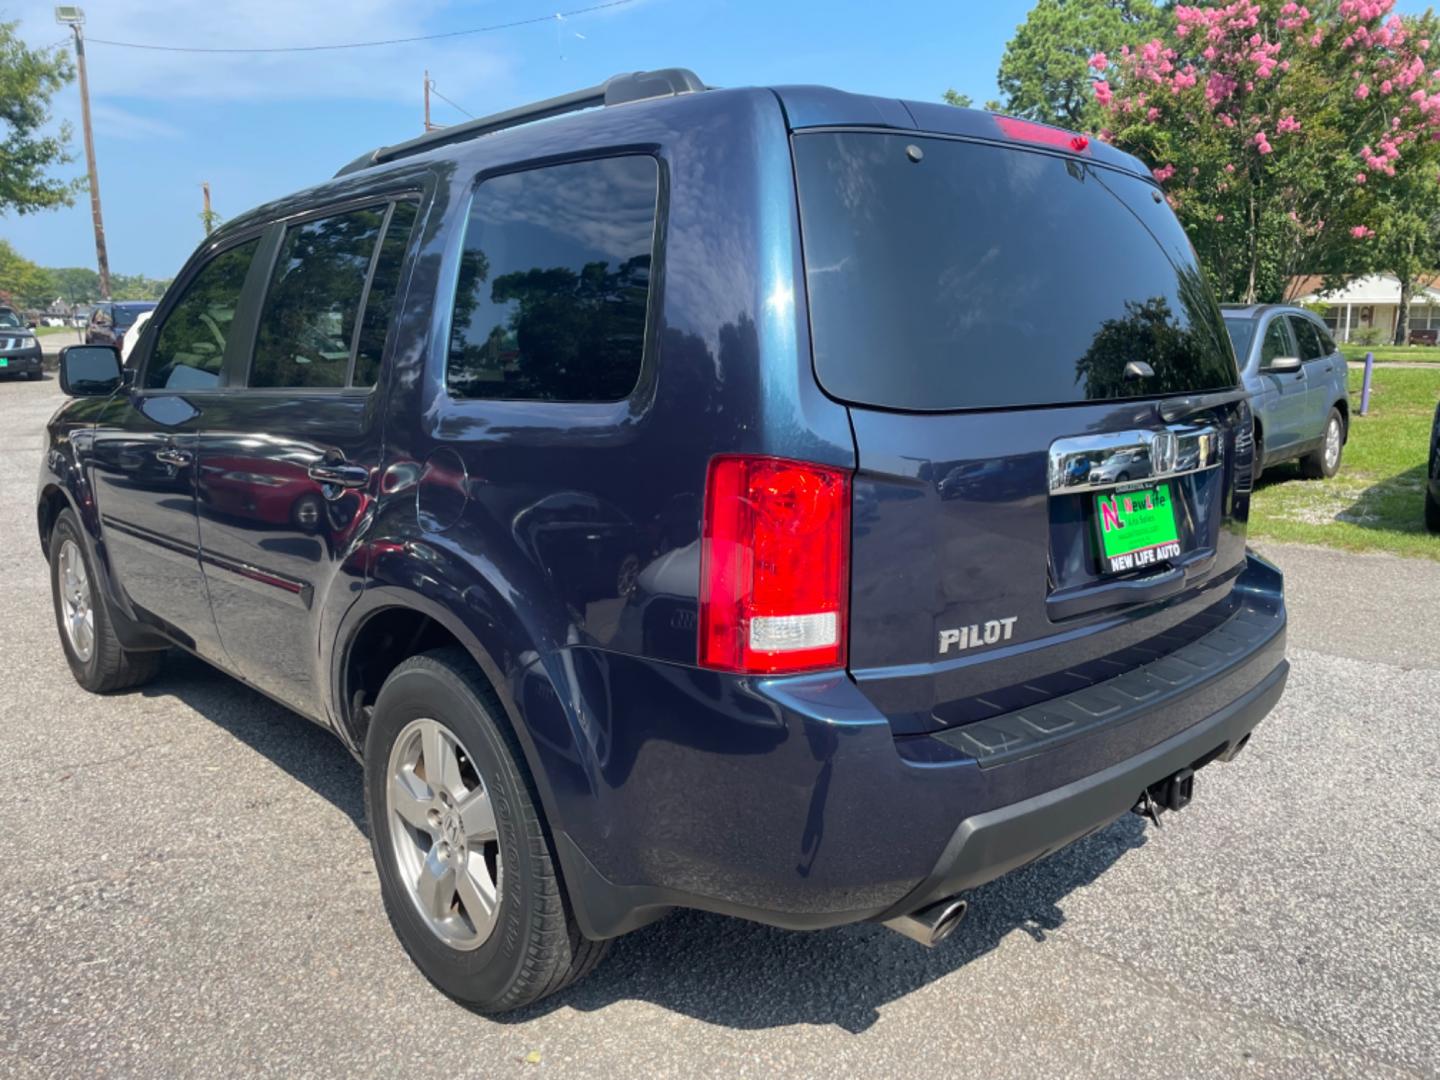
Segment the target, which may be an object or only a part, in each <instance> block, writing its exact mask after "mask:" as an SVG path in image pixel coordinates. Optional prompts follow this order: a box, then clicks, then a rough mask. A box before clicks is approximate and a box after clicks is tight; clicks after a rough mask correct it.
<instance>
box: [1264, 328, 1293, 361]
mask: <svg viewBox="0 0 1440 1080" xmlns="http://www.w3.org/2000/svg"><path fill="white" fill-rule="evenodd" d="M1294 355H1295V347H1294V346H1293V345H1291V344H1290V335H1289V334H1287V333H1286V332H1285V320H1284V319H1271V320H1270V325H1269V326H1268V327H1266V329H1265V340H1264V341H1263V342H1262V343H1261V345H1260V366H1261V367H1262V368H1267V367H1269V366H1270V365H1271V364H1272V363H1274V362H1275V361H1276V360H1278V359H1279V358H1280V357H1282V356H1294Z"/></svg>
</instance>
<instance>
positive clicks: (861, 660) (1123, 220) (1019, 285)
mask: <svg viewBox="0 0 1440 1080" xmlns="http://www.w3.org/2000/svg"><path fill="white" fill-rule="evenodd" d="M974 115H976V114H971V116H974ZM985 122H987V123H991V124H993V125H994V130H993V137H991V138H976V137H954V136H947V135H940V134H927V133H923V132H920V131H914V132H912V131H894V130H883V129H881V130H877V129H864V130H861V129H847V128H833V127H831V128H823V129H817V130H812V131H797V132H796V133H795V134H794V135H793V137H792V145H793V154H794V160H795V174H796V184H797V190H798V194H799V203H800V216H801V228H802V239H803V244H804V257H805V264H806V281H807V289H808V302H809V311H810V320H811V337H812V346H813V354H814V365H815V373H816V377H817V379H818V380H819V383H820V385H821V386H822V387H823V388H824V390H825V391H826V392H827V393H828V394H829V395H830V396H832V397H833V398H835V399H837V400H839V401H841V402H843V403H845V405H846V406H847V407H848V409H849V412H850V417H851V423H852V426H853V430H854V436H855V443H856V449H857V455H858V468H857V473H856V476H855V480H854V503H853V512H852V534H851V563H850V565H851V597H850V613H849V666H850V670H851V673H852V675H853V677H854V678H855V680H856V681H857V683H858V684H859V685H860V687H861V688H862V689H863V690H864V691H865V692H866V694H867V695H868V696H869V697H870V698H871V700H872V701H873V702H874V703H875V704H876V705H877V706H878V707H879V708H880V709H882V710H883V711H884V712H885V713H886V714H887V715H889V716H890V718H891V721H892V724H893V725H894V727H895V729H896V731H897V732H899V733H918V732H925V731H936V730H939V729H949V728H964V727H966V726H967V725H968V726H970V728H971V729H973V730H974V731H976V732H982V731H984V730H985V728H984V724H985V722H986V721H987V720H990V719H992V718H996V717H999V716H1001V715H1002V714H1014V713H1015V711H1016V710H1021V709H1026V708H1029V707H1031V706H1035V705H1037V704H1038V703H1042V702H1046V701H1050V700H1053V699H1055V698H1058V697H1060V696H1062V695H1065V694H1067V693H1070V692H1071V691H1074V690H1077V689H1080V688H1083V687H1087V686H1091V685H1094V684H1096V683H1099V682H1103V681H1106V680H1110V679H1114V678H1116V677H1117V676H1121V675H1124V674H1125V673H1127V672H1131V671H1133V670H1134V669H1136V668H1138V667H1141V666H1143V665H1146V664H1152V663H1154V662H1155V661H1156V660H1157V658H1161V657H1165V656H1167V655H1170V654H1173V653H1176V652H1177V651H1178V650H1181V649H1183V648H1185V647H1186V645H1187V644H1189V643H1191V642H1194V641H1195V640H1196V639H1197V638H1199V637H1201V636H1203V635H1206V634H1207V633H1209V632H1210V631H1212V630H1214V629H1215V628H1216V627H1217V626H1219V625H1220V624H1221V623H1223V622H1224V621H1225V620H1227V619H1228V618H1229V617H1230V616H1231V614H1233V610H1232V609H1233V607H1234V605H1235V603H1236V599H1235V598H1233V597H1231V595H1230V594H1231V586H1232V584H1233V582H1234V580H1235V578H1236V577H1237V576H1238V575H1239V573H1240V572H1241V570H1242V569H1243V566H1244V560H1245V541H1244V525H1243V519H1244V516H1245V513H1246V507H1247V505H1248V503H1247V501H1246V500H1247V499H1248V492H1249V486H1250V485H1249V469H1250V462H1249V453H1250V451H1249V431H1250V422H1251V421H1250V416H1249V412H1248V406H1247V405H1246V404H1245V403H1244V402H1243V400H1241V399H1240V396H1239V395H1238V394H1237V393H1236V392H1235V387H1236V385H1237V381H1238V380H1237V373H1236V368H1235V361H1234V356H1233V353H1232V351H1231V348H1230V345H1229V341H1228V339H1227V337H1226V335H1225V330H1224V326H1223V323H1222V321H1221V317H1220V312H1219V309H1218V308H1217V306H1216V304H1215V301H1214V299H1213V297H1212V296H1211V293H1210V290H1209V288H1208V286H1207V285H1206V283H1205V281H1204V279H1203V276H1202V273H1201V271H1200V269H1199V267H1198V265H1197V263H1196V260H1195V255H1194V252H1193V249H1192V248H1191V246H1190V243H1189V241H1188V239H1187V238H1186V236H1185V234H1184V232H1183V230H1182V229H1181V228H1180V225H1179V223H1178V222H1177V221H1176V219H1175V216H1174V214H1173V213H1172V212H1171V210H1170V208H1169V206H1168V205H1167V204H1166V202H1165V199H1164V197H1163V195H1162V194H1161V193H1160V191H1159V189H1158V188H1157V187H1156V186H1155V185H1154V184H1153V183H1152V182H1151V180H1150V177H1149V176H1148V175H1144V174H1143V173H1140V172H1138V171H1136V170H1133V169H1126V168H1123V167H1118V166H1116V165H1112V164H1110V163H1109V161H1108V159H1106V160H1102V159H1101V158H1102V155H1098V154H1092V153H1091V151H1090V147H1089V145H1088V143H1087V141H1086V140H1085V139H1083V138H1080V137H1073V138H1072V137H1071V136H1070V135H1069V134H1068V133H1061V132H1058V131H1055V130H1054V129H1050V128H1042V127H1039V126H1038V125H1030V124H1026V123H1025V122H1017V121H1008V120H1006V119H1004V118H989V119H987V120H986V121H985ZM1105 150H1106V151H1107V152H1108V153H1109V156H1110V157H1114V158H1118V157H1119V155H1115V154H1114V153H1113V151H1109V150H1108V148H1105Z"/></svg>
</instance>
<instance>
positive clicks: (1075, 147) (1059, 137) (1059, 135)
mask: <svg viewBox="0 0 1440 1080" xmlns="http://www.w3.org/2000/svg"><path fill="white" fill-rule="evenodd" d="M995 126H996V127H998V128H999V129H1000V134H1002V135H1004V136H1005V137H1006V138H1009V139H1019V140H1021V141H1022V142H1031V143H1038V144H1040V145H1041V146H1056V147H1059V148H1060V149H1061V150H1069V151H1071V152H1072V153H1075V154H1083V153H1085V152H1086V151H1087V150H1089V149H1090V140H1089V139H1087V138H1086V137H1085V136H1084V135H1077V134H1075V133H1074V132H1073V131H1061V130H1060V129H1059V128H1052V127H1050V126H1049V125H1048V124H1037V123H1035V121H1033V120H1020V119H1017V118H1016V117H1013V116H997V117H995Z"/></svg>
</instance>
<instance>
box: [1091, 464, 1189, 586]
mask: <svg viewBox="0 0 1440 1080" xmlns="http://www.w3.org/2000/svg"><path fill="white" fill-rule="evenodd" d="M1091 506H1092V507H1093V510H1092V513H1093V514H1094V525H1095V546H1096V551H1097V553H1098V555H1099V561H1100V572H1101V573H1102V574H1104V575H1107V576H1109V575H1112V574H1124V573H1127V572H1129V571H1131V570H1145V569H1150V568H1152V567H1155V566H1158V565H1160V564H1161V563H1165V562H1168V561H1170V560H1171V559H1176V558H1179V557H1180V555H1181V554H1182V553H1183V551H1184V547H1183V544H1182V543H1181V539H1180V524H1179V520H1178V519H1177V517H1176V514H1175V489H1174V487H1173V485H1171V484H1170V483H1167V482H1164V481H1161V482H1158V483H1153V484H1138V485H1134V486H1132V487H1130V488H1127V489H1119V490H1114V491H1102V492H1096V493H1095V494H1094V495H1093V496H1092V498H1091Z"/></svg>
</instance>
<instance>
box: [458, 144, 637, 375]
mask: <svg viewBox="0 0 1440 1080" xmlns="http://www.w3.org/2000/svg"><path fill="white" fill-rule="evenodd" d="M657 188H658V166H657V165H656V163H655V160H654V159H653V158H650V157H618V158H607V159H605V160H602V161H583V162H576V163H574V164H569V165H554V166H550V167H549V168H544V169H534V170H531V171H529V172H521V173H512V174H510V175H507V176H499V177H495V178H493V179H490V180H487V181H485V182H484V183H483V184H481V185H480V188H479V189H478V190H477V191H476V193H475V199H474V202H473V203H472V204H471V207H470V218H469V221H468V223H467V225H466V231H465V249H464V254H463V256H462V259H461V264H460V275H459V281H458V283H457V288H456V293H455V309H454V313H453V318H452V322H451V330H450V362H449V366H448V369H447V371H446V384H447V386H448V387H449V389H450V392H451V393H452V394H454V395H455V396H456V397H472V398H525V399H535V400H544V401H618V400H619V399H621V398H623V397H625V396H626V395H628V394H629V393H630V391H631V390H632V389H634V387H635V382H636V380H637V379H638V378H639V375H640V360H641V356H642V354H643V353H644V345H645V308H646V304H647V303H648V299H649V289H650V254H651V249H652V247H653V245H654V234H655V200H656V191H657Z"/></svg>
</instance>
